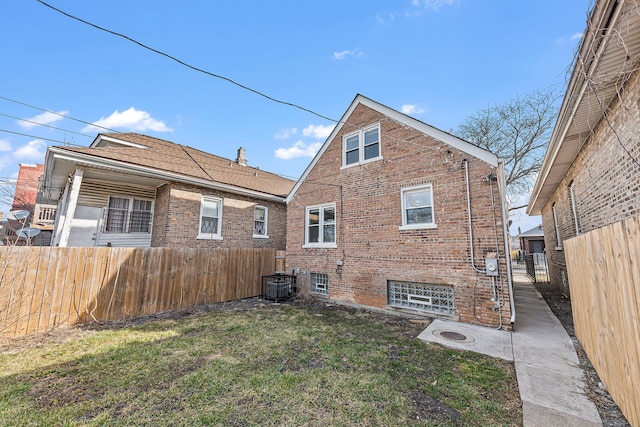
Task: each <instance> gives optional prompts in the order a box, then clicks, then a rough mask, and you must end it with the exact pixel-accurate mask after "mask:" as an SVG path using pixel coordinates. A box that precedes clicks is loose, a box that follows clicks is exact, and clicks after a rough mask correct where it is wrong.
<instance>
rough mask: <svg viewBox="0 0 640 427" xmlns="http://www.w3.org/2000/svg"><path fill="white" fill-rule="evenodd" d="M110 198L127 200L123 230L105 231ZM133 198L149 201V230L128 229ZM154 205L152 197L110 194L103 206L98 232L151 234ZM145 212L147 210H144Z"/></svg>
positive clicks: (129, 227)
mask: <svg viewBox="0 0 640 427" xmlns="http://www.w3.org/2000/svg"><path fill="white" fill-rule="evenodd" d="M111 198H116V199H124V200H128V201H129V204H128V206H127V212H126V213H125V218H124V224H123V226H124V230H123V231H119V232H114V231H107V226H108V222H109V214H110V212H109V210H110V209H111V208H110V207H109V205H110V204H111ZM134 200H140V201H143V202H151V207H150V209H149V211H148V212H149V214H150V215H151V220H150V221H149V231H129V230H130V229H131V212H133V205H134V203H133V202H134ZM154 205H155V201H154V200H153V199H148V198H145V197H134V196H125V195H122V194H110V195H109V199H108V202H107V207H106V208H104V214H103V225H102V226H101V227H100V230H101V231H100V233H102V234H151V232H152V231H153V212H154ZM144 212H147V211H144Z"/></svg>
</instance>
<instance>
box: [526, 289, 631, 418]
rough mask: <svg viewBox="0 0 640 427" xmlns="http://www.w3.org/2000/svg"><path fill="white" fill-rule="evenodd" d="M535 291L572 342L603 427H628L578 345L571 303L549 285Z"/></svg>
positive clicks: (559, 291)
mask: <svg viewBox="0 0 640 427" xmlns="http://www.w3.org/2000/svg"><path fill="white" fill-rule="evenodd" d="M535 287H536V289H537V290H538V292H540V294H542V296H543V298H544V299H545V301H546V302H547V304H548V305H549V308H551V311H553V314H555V315H556V317H557V318H558V320H560V323H562V326H564V328H565V329H566V330H567V333H568V334H569V336H570V337H571V339H572V340H573V344H574V346H575V348H576V352H577V353H578V358H579V359H580V367H582V369H583V370H584V372H585V380H586V383H587V390H586V392H587V396H588V397H589V399H591V401H592V402H594V403H595V405H596V407H597V408H598V412H599V413H600V418H602V425H603V426H604V427H627V426H629V427H630V424H629V423H628V422H627V419H626V418H625V417H624V415H623V414H622V411H620V408H618V405H616V403H615V402H614V401H613V399H612V398H611V395H609V392H608V391H607V390H606V389H605V387H604V385H603V384H602V382H601V381H600V378H599V377H598V374H597V372H596V370H595V369H594V368H593V365H592V364H591V362H590V361H589V358H588V357H587V354H586V353H585V352H584V349H583V348H582V346H581V345H580V342H579V341H578V339H577V338H576V335H575V332H574V329H573V316H572V314H571V301H569V300H568V299H567V298H566V297H565V296H564V295H563V294H562V291H561V290H560V289H558V288H557V287H554V286H551V285H550V284H549V283H536V284H535Z"/></svg>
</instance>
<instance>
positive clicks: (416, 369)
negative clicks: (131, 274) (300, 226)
mask: <svg viewBox="0 0 640 427" xmlns="http://www.w3.org/2000/svg"><path fill="white" fill-rule="evenodd" d="M424 327H425V326H424V325H418V324H414V323H411V322H409V321H408V320H405V319H400V318H395V317H388V316H383V315H379V314H371V313H367V312H364V311H359V310H354V309H347V308H343V307H338V306H326V305H322V304H317V305H306V304H293V305H288V304H282V305H272V304H267V305H262V304H261V305H258V306H257V307H254V308H249V309H243V310H229V311H215V312H197V313H195V314H192V315H186V316H180V315H176V316H174V317H172V318H167V319H155V320H153V319H152V320H149V321H147V322H145V323H140V324H135V325H130V326H117V325H113V326H112V327H101V328H99V329H98V330H95V331H81V332H80V333H78V330H77V329H72V330H69V333H70V334H71V335H73V337H74V338H73V339H70V340H65V341H66V342H56V341H55V340H50V341H49V342H47V343H45V344H43V345H39V346H32V347H28V348H22V349H21V350H19V351H17V350H15V349H14V350H12V351H8V352H4V353H2V354H0V425H3V426H13V425H15V426H28V425H34V426H40V425H43V426H47V425H51V426H54V425H55V426H58V425H88V426H101V425H121V426H131V425H185V426H192V425H196V426H197V425H219V426H299V425H312V426H313V425H315V426H329V425H332V426H333V425H335V426H405V425H412V426H414V425H416V426H420V425H423V426H431V425H433V426H449V425H451V426H453V425H463V426H467V425H477V426H490V425H521V424H522V410H521V402H520V398H519V395H518V391H517V385H516V379H515V372H514V369H513V366H512V365H511V364H508V363H506V362H503V361H501V360H498V359H492V358H489V357H485V356H481V355H478V354H474V353H469V352H459V351H453V350H447V349H444V348H441V347H438V346H435V345H428V344H425V343H423V342H421V341H420V340H418V339H416V338H415V337H416V336H417V335H418V334H419V333H420V331H421V330H422V329H423V328H424ZM74 331H75V332H74Z"/></svg>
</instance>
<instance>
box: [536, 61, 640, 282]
mask: <svg viewBox="0 0 640 427" xmlns="http://www.w3.org/2000/svg"><path fill="white" fill-rule="evenodd" d="M619 94H620V95H621V97H622V99H618V100H616V101H614V102H613V103H612V104H611V106H610V108H609V110H608V115H609V123H610V124H611V126H610V125H609V123H608V122H607V121H605V120H601V121H600V123H598V125H597V126H596V128H595V130H594V133H593V135H591V137H590V138H589V140H588V141H587V142H586V144H585V145H584V146H583V147H582V149H581V150H580V152H579V153H578V156H577V157H576V159H575V160H574V162H573V164H572V165H571V167H570V168H569V170H568V171H567V174H566V175H565V176H564V178H563V179H562V181H561V182H560V184H559V185H558V187H557V188H556V190H555V191H554V193H553V194H552V196H551V197H550V198H549V201H548V202H547V203H546V204H545V206H544V208H543V209H542V220H543V226H544V235H545V245H546V248H547V257H548V259H549V270H550V271H549V272H550V275H551V277H550V279H551V282H552V283H553V284H554V285H556V286H562V272H563V271H564V272H566V268H567V267H566V261H565V253H564V250H558V249H556V247H557V246H558V245H557V243H556V232H555V227H554V222H553V214H552V209H551V206H552V205H553V204H554V203H555V204H556V211H557V213H558V225H559V228H560V236H561V240H567V239H570V238H571V237H575V235H576V227H575V220H574V216H573V211H572V209H571V202H570V200H571V199H570V191H569V185H570V183H571V182H572V181H573V185H574V192H575V194H576V210H577V213H578V221H579V225H580V231H581V232H582V233H586V232H589V231H591V230H594V229H596V228H601V227H604V226H605V225H609V224H613V223H615V222H619V221H622V220H623V219H625V218H629V217H633V216H637V215H639V214H640V166H638V165H637V164H636V163H635V162H634V160H633V159H632V157H633V158H635V159H636V160H638V161H640V138H638V129H640V105H639V104H638V99H639V98H640V73H638V72H636V74H635V75H634V76H633V77H632V78H631V79H630V80H629V81H628V82H627V84H626V85H625V87H624V90H621V91H619ZM585 96H586V95H585ZM594 108H598V107H597V106H596V107H594ZM612 127H613V129H612ZM614 130H615V132H614ZM620 143H622V144H623V145H624V147H625V148H626V149H627V150H628V151H629V153H630V155H629V154H627V153H626V152H625V150H624V148H622V146H621V145H620ZM565 290H566V292H568V288H565Z"/></svg>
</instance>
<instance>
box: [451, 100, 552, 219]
mask: <svg viewBox="0 0 640 427" xmlns="http://www.w3.org/2000/svg"><path fill="white" fill-rule="evenodd" d="M556 100H557V96H556V95H555V94H554V92H553V91H548V92H541V91H537V92H533V93H531V94H527V95H522V96H518V97H517V98H515V99H513V100H511V101H508V102H506V103H504V104H501V105H496V106H492V107H489V108H487V109H484V110H481V111H478V112H477V113H476V114H474V115H472V116H469V117H467V118H466V120H465V121H464V123H462V124H461V125H460V126H459V127H458V130H457V132H456V133H457V135H458V136H460V137H461V138H463V139H466V140H467V141H469V142H472V143H474V144H476V145H478V146H480V147H482V148H486V149H487V150H489V151H492V152H493V153H495V154H496V155H497V156H498V157H499V158H502V159H504V161H505V175H506V177H505V178H506V181H507V194H508V197H509V202H510V203H509V204H510V205H511V206H510V207H509V210H510V211H512V210H516V209H520V208H522V207H524V206H526V205H527V203H528V202H527V203H524V204H522V200H523V198H525V199H526V200H528V194H530V192H531V189H532V187H533V184H534V182H535V177H536V174H537V173H538V171H539V170H540V167H541V166H542V159H543V157H544V153H545V150H546V147H547V144H548V142H549V139H550V138H551V132H552V131H553V125H554V123H555V119H556V116H557V112H558V107H557V105H556Z"/></svg>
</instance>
